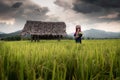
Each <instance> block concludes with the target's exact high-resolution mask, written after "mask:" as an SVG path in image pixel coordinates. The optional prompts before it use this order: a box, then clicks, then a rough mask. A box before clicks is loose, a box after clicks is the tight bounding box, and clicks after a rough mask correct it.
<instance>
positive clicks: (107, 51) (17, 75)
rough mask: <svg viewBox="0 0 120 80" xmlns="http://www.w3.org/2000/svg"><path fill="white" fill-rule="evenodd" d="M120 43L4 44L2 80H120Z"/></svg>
mask: <svg viewBox="0 0 120 80" xmlns="http://www.w3.org/2000/svg"><path fill="white" fill-rule="evenodd" d="M119 58H120V40H119V39H117V40H83V42H82V44H76V43H75V42H74V41H73V40H62V41H60V42H58V41H56V40H48V41H46V40H42V41H40V42H37V43H36V42H30V41H16V42H15V41H11V42H5V41H1V42H0V80H120V60H119Z"/></svg>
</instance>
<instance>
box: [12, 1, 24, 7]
mask: <svg viewBox="0 0 120 80" xmlns="http://www.w3.org/2000/svg"><path fill="white" fill-rule="evenodd" d="M22 4H23V3H22V2H16V3H15V4H13V5H12V8H19V7H20V6H21V5H22Z"/></svg>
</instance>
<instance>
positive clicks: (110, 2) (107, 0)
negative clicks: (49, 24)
mask: <svg viewBox="0 0 120 80" xmlns="http://www.w3.org/2000/svg"><path fill="white" fill-rule="evenodd" d="M66 1H67V0H66ZM68 1H69V0H68ZM72 1H73V2H72V3H70V2H67V3H66V2H65V1H63V0H56V1H55V3H56V4H57V5H59V6H61V7H63V8H65V9H68V7H69V6H67V5H70V4H72V7H69V9H71V10H73V11H75V12H76V13H78V14H79V13H81V14H84V15H85V16H87V18H89V19H90V20H91V19H92V21H94V20H95V21H97V22H102V21H107V22H109V21H113V20H120V0H72ZM62 4H67V5H62ZM66 7H67V8H66ZM116 14H117V15H116ZM92 21H90V22H92ZM95 21H94V22H95Z"/></svg>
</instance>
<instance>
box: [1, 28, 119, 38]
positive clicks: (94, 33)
mask: <svg viewBox="0 0 120 80" xmlns="http://www.w3.org/2000/svg"><path fill="white" fill-rule="evenodd" d="M21 31H22V30H19V31H16V32H13V33H9V34H5V33H2V32H0V33H2V34H0V38H5V37H11V36H17V35H20V33H21ZM67 37H68V38H74V33H70V34H68V35H67ZM83 37H84V38H120V32H106V31H103V30H97V29H90V30H86V31H83Z"/></svg>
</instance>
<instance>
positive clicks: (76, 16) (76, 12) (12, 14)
mask: <svg viewBox="0 0 120 80" xmlns="http://www.w3.org/2000/svg"><path fill="white" fill-rule="evenodd" d="M119 4H120V0H0V32H5V33H10V32H14V31H17V30H21V29H23V27H24V24H25V22H26V20H37V21H38V20H39V21H64V22H65V23H66V25H67V33H72V32H74V31H75V25H81V27H82V30H83V31H84V30H88V29H92V28H93V29H99V30H105V31H111V32H120V5H119Z"/></svg>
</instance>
